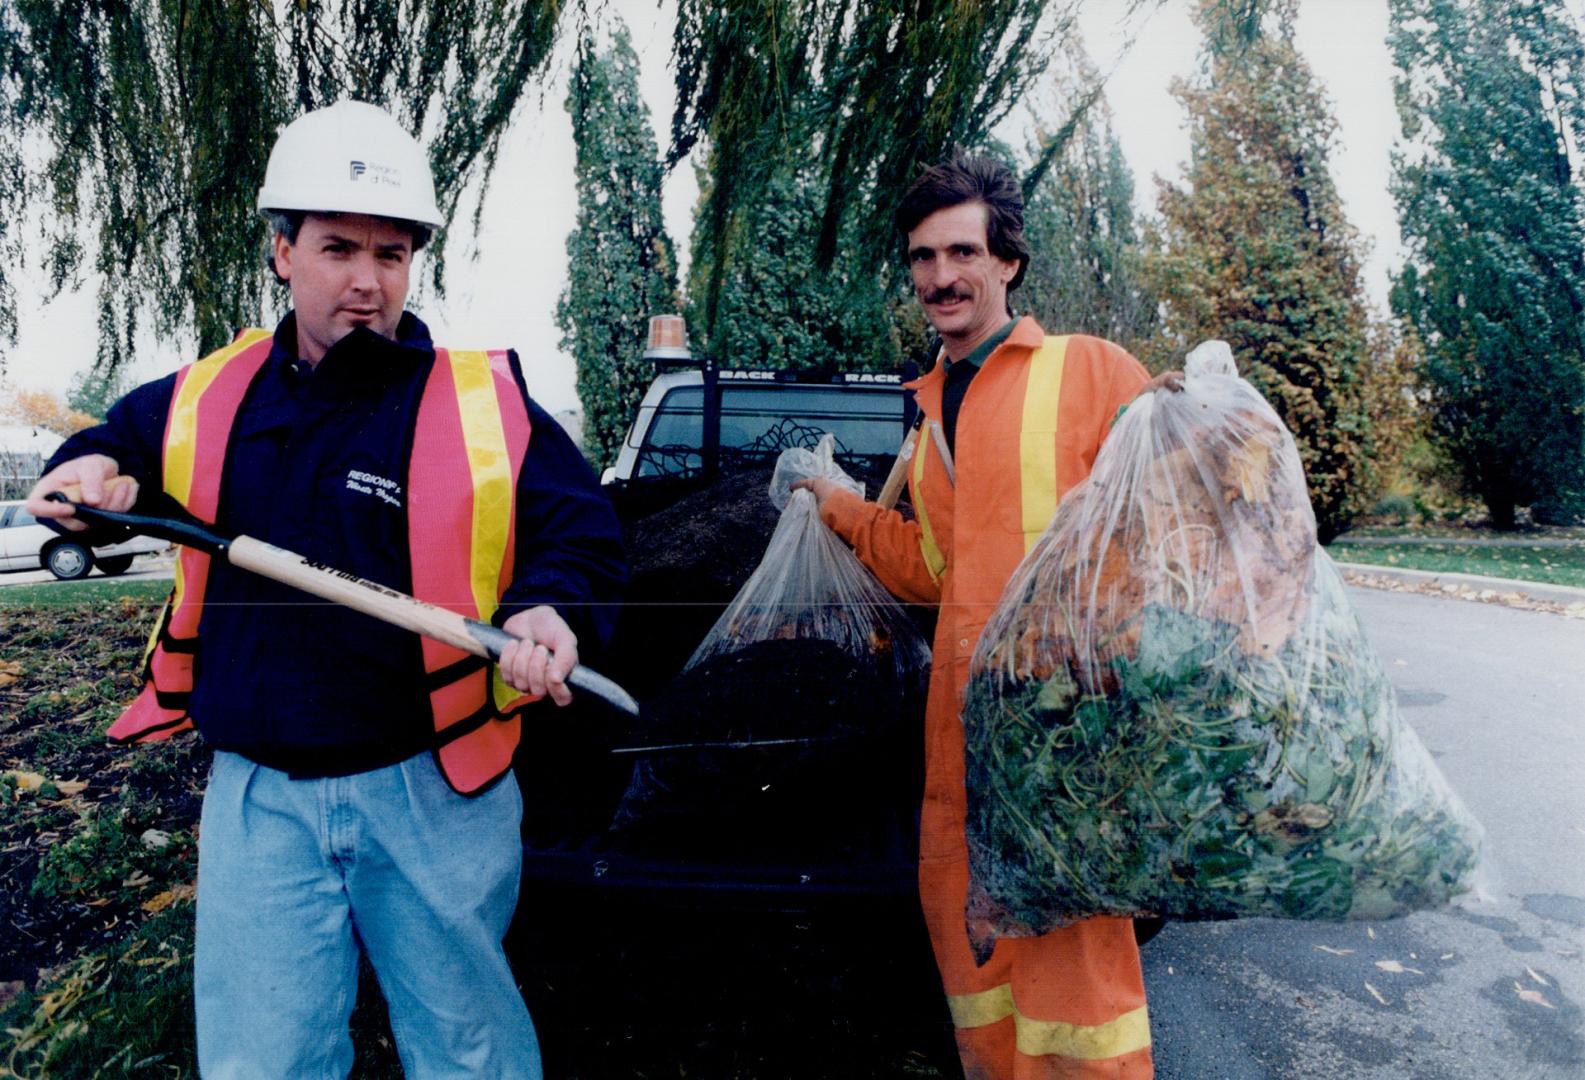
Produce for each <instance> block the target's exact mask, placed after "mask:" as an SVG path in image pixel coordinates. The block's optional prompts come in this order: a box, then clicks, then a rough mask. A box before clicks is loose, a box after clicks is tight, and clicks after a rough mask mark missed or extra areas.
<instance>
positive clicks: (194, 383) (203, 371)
mask: <svg viewBox="0 0 1585 1080" xmlns="http://www.w3.org/2000/svg"><path fill="white" fill-rule="evenodd" d="M269 336H270V332H269V331H268V330H245V331H243V332H242V334H241V336H240V337H238V338H237V340H235V341H233V342H232V343H231V344H230V345H227V346H226V347H225V348H223V349H220V350H218V351H216V352H213V353H210V354H209V355H208V356H206V357H204V359H202V360H200V361H198V362H197V363H196V364H194V365H192V366H191V367H189V368H188V369H187V375H186V377H185V378H183V379H182V385H181V389H180V390H178V391H177V394H176V400H175V401H173V402H171V416H170V421H169V430H168V434H167V435H166V437H165V470H164V480H165V492H166V494H168V495H170V496H171V497H172V498H174V499H175V500H176V501H177V502H179V503H181V504H182V505H183V506H186V505H187V500H188V499H189V498H190V497H191V495H192V492H193V463H194V460H195V457H196V455H197V453H198V400H199V399H200V398H202V397H203V396H204V391H205V390H207V389H209V384H210V383H212V382H214V381H215V377H216V376H218V375H219V374H220V369H221V368H223V367H225V366H226V363H227V362H228V361H229V360H231V358H232V357H234V356H236V355H237V354H238V353H240V352H242V351H243V350H244V349H247V348H249V347H250V346H252V345H256V344H258V343H259V341H260V340H261V339H263V338H267V337H269Z"/></svg>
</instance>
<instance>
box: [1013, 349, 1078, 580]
mask: <svg viewBox="0 0 1585 1080" xmlns="http://www.w3.org/2000/svg"><path fill="white" fill-rule="evenodd" d="M1067 355H1068V339H1067V338H1066V337H1048V338H1046V340H1045V343H1044V344H1043V345H1041V346H1040V348H1038V349H1036V350H1035V351H1034V352H1033V353H1032V354H1031V355H1030V357H1029V383H1028V385H1027V387H1026V388H1025V390H1024V424H1023V428H1022V430H1020V432H1019V433H1018V456H1019V470H1020V479H1021V484H1022V505H1023V526H1024V550H1025V551H1026V552H1027V551H1028V550H1029V549H1030V548H1032V547H1034V546H1035V541H1036V540H1038V539H1040V535H1041V534H1042V533H1044V532H1045V531H1046V526H1048V525H1050V524H1051V518H1052V516H1053V515H1054V514H1056V512H1057V447H1056V439H1055V437H1054V435H1055V431H1056V427H1057V413H1058V411H1059V409H1060V405H1061V401H1062V369H1063V366H1064V362H1065V361H1066V359H1067Z"/></svg>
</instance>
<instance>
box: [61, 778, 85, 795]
mask: <svg viewBox="0 0 1585 1080" xmlns="http://www.w3.org/2000/svg"><path fill="white" fill-rule="evenodd" d="M55 787H56V788H57V790H59V791H60V793H61V794H62V795H81V794H82V793H83V792H84V791H87V790H88V781H86V780H57V781H55Z"/></svg>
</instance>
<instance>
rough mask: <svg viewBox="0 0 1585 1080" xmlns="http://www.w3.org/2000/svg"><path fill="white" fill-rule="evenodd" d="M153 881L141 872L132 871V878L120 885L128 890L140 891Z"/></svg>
mask: <svg viewBox="0 0 1585 1080" xmlns="http://www.w3.org/2000/svg"><path fill="white" fill-rule="evenodd" d="M153 880H154V879H153V878H151V877H149V876H148V875H147V874H145V873H144V872H143V871H141V870H134V871H133V872H132V876H131V877H129V878H127V879H126V880H125V881H123V882H122V883H121V884H122V885H123V886H125V887H126V888H128V889H141V888H142V887H143V886H145V885H147V884H148V883H149V882H151V881H153Z"/></svg>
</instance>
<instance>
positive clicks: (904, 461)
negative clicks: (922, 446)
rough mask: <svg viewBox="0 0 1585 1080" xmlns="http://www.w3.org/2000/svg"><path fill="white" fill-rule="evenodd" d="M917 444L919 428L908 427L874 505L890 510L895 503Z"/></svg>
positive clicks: (901, 490) (906, 478) (901, 489)
mask: <svg viewBox="0 0 1585 1080" xmlns="http://www.w3.org/2000/svg"><path fill="white" fill-rule="evenodd" d="M918 445H919V429H918V428H917V427H914V428H909V429H908V435H907V437H906V438H904V439H903V446H902V449H901V450H898V451H897V460H896V461H894V462H892V471H891V472H889V473H887V474H886V483H884V484H882V485H881V493H880V494H879V495H878V496H876V498H875V505H877V506H879V507H880V508H881V509H882V510H890V509H891V508H892V507H894V506H896V505H897V498H898V496H900V495H901V494H902V493H903V484H905V483H907V481H908V467H909V465H911V464H912V463H913V460H914V448H915V447H917V446H918Z"/></svg>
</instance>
